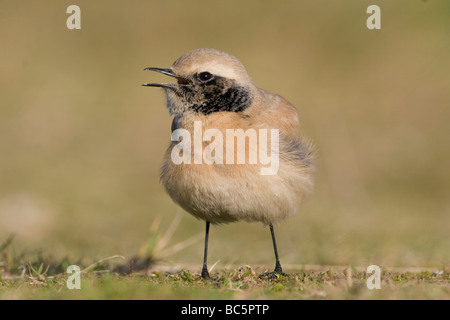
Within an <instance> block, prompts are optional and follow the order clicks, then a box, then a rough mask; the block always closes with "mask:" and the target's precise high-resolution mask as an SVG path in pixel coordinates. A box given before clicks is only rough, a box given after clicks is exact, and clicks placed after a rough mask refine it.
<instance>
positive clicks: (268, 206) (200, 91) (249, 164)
mask: <svg viewBox="0 0 450 320" xmlns="http://www.w3.org/2000/svg"><path fill="white" fill-rule="evenodd" d="M144 70H149V71H154V72H158V73H161V74H164V75H167V76H169V77H171V78H174V80H176V82H175V81H174V83H144V84H142V85H143V86H146V87H159V88H163V89H164V91H165V94H166V99H167V109H168V111H169V113H170V115H171V116H173V120H172V127H171V132H172V136H171V141H170V143H169V147H168V148H167V151H166V153H165V155H164V160H163V165H162V168H161V171H160V179H161V182H162V185H163V186H164V188H165V190H166V191H167V193H168V194H169V196H170V197H171V198H172V200H173V201H174V202H175V203H177V204H178V205H179V206H181V207H182V208H183V209H184V210H185V211H187V212H188V213H190V214H191V215H192V216H194V217H196V218H198V219H200V220H204V221H205V222H206V229H205V241H204V252H203V267H202V271H201V277H202V278H204V279H208V280H209V279H212V278H211V276H210V274H209V270H208V266H207V254H208V239H209V233H210V224H213V225H221V224H226V223H231V222H238V221H246V222H261V223H262V224H263V225H264V226H269V229H270V232H271V238H272V244H273V250H274V253H275V268H274V271H273V272H265V273H263V274H262V275H261V276H268V277H271V278H273V277H276V276H277V275H280V274H283V275H285V273H284V272H283V268H282V266H281V263H280V259H279V255H278V249H277V244H276V238H275V232H274V226H277V225H278V224H279V223H280V222H281V221H283V220H285V219H286V218H289V217H291V216H292V215H294V214H295V213H296V212H297V210H298V208H299V206H300V205H301V204H302V203H303V202H304V200H305V199H306V198H308V197H309V196H310V195H311V193H312V191H313V187H314V172H315V158H316V156H315V155H316V149H315V146H314V144H313V143H312V140H311V139H309V138H306V137H304V136H303V135H301V134H300V130H299V128H300V122H299V116H298V111H297V109H296V108H295V107H294V106H293V105H292V104H291V103H290V102H288V101H287V100H286V99H285V98H283V97H282V96H280V95H278V94H274V93H271V92H269V91H266V90H264V89H260V88H258V87H256V85H255V84H254V82H253V80H252V78H251V77H250V76H249V75H248V72H247V70H246V69H245V67H244V65H243V64H242V63H241V62H240V61H239V60H238V59H237V58H236V57H234V56H232V55H230V54H228V53H225V52H222V51H219V50H216V49H212V48H199V49H194V50H191V51H189V52H187V53H185V54H184V55H182V56H181V57H180V58H178V59H177V60H176V61H175V62H174V63H173V64H172V66H171V67H170V68H156V67H148V68H145V69H144ZM208 132H209V136H207V137H206V138H205V136H203V138H202V137H201V136H200V138H199V137H198V134H199V133H202V134H206V133H208ZM230 132H231V133H234V136H233V135H232V136H231V138H230V139H229V138H228V135H227V134H228V133H230ZM269 132H270V133H271V135H269ZM175 133H177V134H175ZM238 133H241V134H242V133H244V137H243V140H242V136H241V144H239V141H237V143H234V142H236V141H235V140H236V139H239V138H237V136H238ZM255 134H256V136H257V138H254V137H255ZM258 134H259V136H258ZM264 134H265V135H266V137H264ZM196 135H197V137H196ZM225 136H226V140H225V143H223V144H222V143H219V142H221V141H220V138H221V139H222V140H224V138H223V137H225ZM268 136H270V138H268ZM180 137H182V139H181V138H180ZM212 137H214V141H212V140H213V139H212ZM263 138H264V139H263ZM199 139H200V140H199ZM230 141H231V142H233V145H231V146H230V144H231V142H230ZM264 141H267V144H266V145H265V144H264V143H261V142H264ZM228 142H230V144H227V145H226V146H225V145H224V144H226V143H228ZM244 142H245V144H244ZM271 142H272V146H270V147H269V146H268V145H269V144H270V143H271ZM181 143H183V147H180V144H181ZM192 145H194V148H192ZM211 145H212V146H211ZM227 148H228V149H227ZM233 152H234V153H233ZM202 153H203V155H202ZM269 153H270V154H271V156H272V158H271V160H273V162H274V164H273V163H272V164H273V166H272V164H271V166H272V167H273V168H272V169H274V170H272V171H270V168H267V167H268V166H267V164H268V161H267V155H268V154H269ZM252 155H253V156H252ZM255 155H256V157H255ZM262 155H265V156H266V158H265V159H264V157H263V156H262ZM228 156H229V157H228ZM174 157H175V158H174ZM177 157H178V158H177ZM239 157H240V161H239ZM174 159H176V160H177V161H175V160H174ZM180 159H182V160H184V161H180ZM208 159H209V160H212V161H206V160H208ZM195 160H197V161H195ZM263 160H264V161H263ZM275 162H276V163H275ZM264 168H265V169H267V171H266V172H264V173H263V170H264ZM213 280H214V279H213Z"/></svg>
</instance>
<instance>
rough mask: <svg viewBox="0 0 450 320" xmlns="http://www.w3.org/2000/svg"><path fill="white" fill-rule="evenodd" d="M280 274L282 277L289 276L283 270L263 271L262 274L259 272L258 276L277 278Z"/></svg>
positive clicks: (270, 278) (269, 278)
mask: <svg viewBox="0 0 450 320" xmlns="http://www.w3.org/2000/svg"><path fill="white" fill-rule="evenodd" d="M280 276H283V277H289V275H288V274H287V273H284V272H278V271H272V272H264V273H263V274H260V275H259V276H258V278H260V279H262V278H267V279H268V280H273V279H278V278H279V277H280Z"/></svg>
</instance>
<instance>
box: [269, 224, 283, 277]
mask: <svg viewBox="0 0 450 320" xmlns="http://www.w3.org/2000/svg"><path fill="white" fill-rule="evenodd" d="M270 233H271V234H272V242H273V250H274V251H275V270H274V272H276V273H283V269H282V268H281V264H280V259H279V258H278V250H277V241H276V240H275V232H274V231H273V225H270Z"/></svg>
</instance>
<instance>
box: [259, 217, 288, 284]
mask: <svg viewBox="0 0 450 320" xmlns="http://www.w3.org/2000/svg"><path fill="white" fill-rule="evenodd" d="M269 227H270V234H271V235H272V243H273V250H274V251H275V270H274V271H273V272H266V273H263V274H262V275H260V277H269V278H271V279H273V278H275V276H276V274H281V275H283V276H285V275H286V274H285V273H283V268H281V263H280V259H279V258H278V250H277V241H276V240H275V231H274V230H273V225H272V224H270V225H269Z"/></svg>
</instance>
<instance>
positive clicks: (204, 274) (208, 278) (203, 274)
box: [201, 268, 217, 281]
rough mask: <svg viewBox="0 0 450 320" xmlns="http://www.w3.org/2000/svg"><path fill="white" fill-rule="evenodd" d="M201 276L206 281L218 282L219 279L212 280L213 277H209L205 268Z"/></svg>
mask: <svg viewBox="0 0 450 320" xmlns="http://www.w3.org/2000/svg"><path fill="white" fill-rule="evenodd" d="M201 276H202V278H203V279H205V280H212V281H217V279H215V278H211V277H210V276H209V272H208V269H206V268H203V269H202V274H201Z"/></svg>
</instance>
